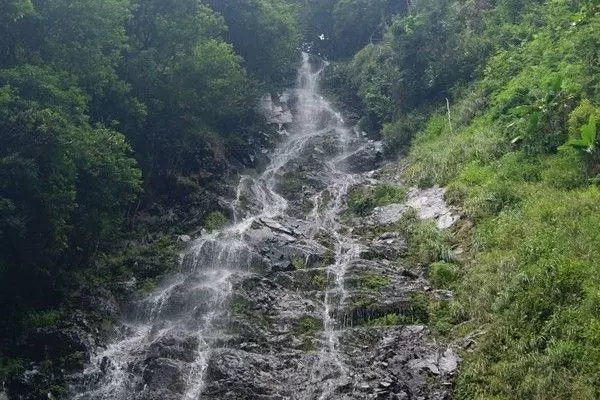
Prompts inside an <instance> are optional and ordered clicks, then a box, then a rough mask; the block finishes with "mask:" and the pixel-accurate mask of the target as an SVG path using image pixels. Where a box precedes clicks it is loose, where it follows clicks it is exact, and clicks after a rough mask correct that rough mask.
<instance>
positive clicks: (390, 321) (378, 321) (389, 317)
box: [369, 313, 403, 326]
mask: <svg viewBox="0 0 600 400" xmlns="http://www.w3.org/2000/svg"><path fill="white" fill-rule="evenodd" d="M402 321H403V318H402V317H401V316H400V315H398V314H395V313H390V314H386V315H384V316H383V317H379V318H375V319H373V320H371V321H370V323H369V325H371V326H396V325H400V323H401V322H402Z"/></svg>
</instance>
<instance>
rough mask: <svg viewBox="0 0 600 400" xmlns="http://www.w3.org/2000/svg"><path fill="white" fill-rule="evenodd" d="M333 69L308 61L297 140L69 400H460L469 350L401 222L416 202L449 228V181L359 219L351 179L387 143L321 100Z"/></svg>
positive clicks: (297, 97)
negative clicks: (452, 334)
mask: <svg viewBox="0 0 600 400" xmlns="http://www.w3.org/2000/svg"><path fill="white" fill-rule="evenodd" d="M323 67H324V65H323V64H322V63H319V62H317V61H314V60H313V62H311V60H310V59H309V57H308V56H305V60H304V63H303V65H302V67H301V69H300V71H299V78H298V87H297V88H296V89H295V90H293V91H290V92H289V93H287V94H286V95H285V97H284V98H283V101H282V102H281V103H280V104H277V106H276V110H275V111H273V115H272V117H273V118H274V122H275V123H277V124H279V127H280V129H281V132H282V134H283V135H286V138H285V139H284V140H283V142H282V144H281V145H280V146H279V147H278V148H277V149H276V150H275V152H274V153H273V154H272V155H271V157H270V159H271V161H270V163H269V165H268V166H267V167H266V169H265V171H264V172H263V173H262V174H260V175H258V176H256V175H248V176H243V177H241V179H240V183H239V186H238V188H237V194H236V197H235V198H234V199H232V200H231V208H232V215H233V221H232V223H231V225H230V226H228V227H226V228H224V229H222V230H219V231H216V232H213V233H210V234H208V233H205V234H203V235H201V236H200V237H198V238H196V239H194V240H193V241H191V242H190V246H189V249H188V250H187V251H185V252H184V253H183V254H182V262H181V268H180V270H179V271H178V272H177V273H176V274H173V276H171V277H170V279H168V280H166V281H165V282H163V284H162V285H161V286H160V287H159V288H158V289H157V290H156V291H154V292H153V293H151V294H150V295H149V296H147V297H144V298H140V299H138V300H137V301H136V302H135V303H134V304H133V305H132V306H131V309H132V311H131V312H129V313H127V316H126V318H124V320H123V323H122V325H121V328H120V329H119V332H118V333H117V334H116V335H115V337H114V338H113V340H112V342H111V343H110V344H108V345H106V346H102V347H99V348H98V349H97V350H96V351H94V354H93V356H92V357H91V359H90V362H89V363H88V366H87V367H86V369H85V371H84V372H83V373H82V374H77V375H75V376H73V377H72V378H71V392H70V395H69V396H70V398H73V399H89V400H92V399H116V400H124V399H140V400H141V399H144V400H151V399H157V400H158V399H161V400H169V399H200V398H201V399H215V400H216V399H372V398H378V399H446V398H449V397H450V395H451V380H452V376H453V374H454V372H455V371H456V369H457V366H458V361H459V358H458V357H457V355H456V354H455V353H454V351H453V350H452V349H450V348H440V347H439V346H438V345H436V343H435V342H434V341H433V340H432V339H431V337H430V335H429V333H428V328H427V326H426V324H425V322H426V321H425V320H424V319H423V318H420V309H419V305H418V304H417V303H416V301H415V298H418V295H419V294H422V293H424V292H425V291H426V290H428V287H429V284H428V282H427V281H426V280H425V278H424V277H423V274H422V273H421V271H420V270H419V269H418V268H417V269H415V268H411V266H410V265H407V262H408V261H407V259H406V258H405V250H406V243H405V239H404V238H403V237H402V235H400V234H399V233H398V232H396V231H395V230H394V229H393V224H394V223H395V222H396V220H397V219H398V218H399V217H400V215H401V214H402V213H403V212H405V211H406V210H407V209H408V208H409V207H411V206H412V207H415V208H417V209H418V211H419V212H420V214H421V216H422V217H423V218H434V219H437V220H438V225H439V226H440V227H441V228H444V227H447V226H449V225H450V224H451V223H452V222H453V221H454V220H455V217H454V216H453V215H452V213H451V211H450V210H448V209H446V208H445V205H444V204H443V200H442V195H443V191H441V190H440V191H434V192H427V193H425V192H419V191H416V190H413V191H411V192H409V195H408V200H407V201H406V202H403V203H402V204H400V203H397V204H391V205H389V204H388V205H386V206H383V207H377V208H375V209H374V210H371V211H372V212H371V213H370V214H371V215H370V216H368V217H361V218H358V217H356V216H352V215H351V213H349V211H348V202H349V194H350V193H351V191H352V190H353V189H355V188H357V187H373V186H375V185H377V184H378V183H379V182H380V181H390V180H393V179H392V178H393V176H390V174H389V173H387V174H386V173H384V172H382V171H381V170H380V168H381V167H382V157H381V148H380V145H379V144H378V143H376V142H372V141H369V140H368V139H366V138H365V137H364V136H363V135H361V134H360V133H358V132H355V131H353V130H352V129H349V128H348V127H346V126H345V124H344V121H343V120H342V118H341V116H340V115H339V114H338V113H336V112H335V110H333V109H332V108H331V107H330V105H329V104H328V103H327V101H326V100H324V99H323V98H322V97H321V96H320V95H319V92H318V86H317V82H318V77H319V74H320V72H321V70H322V68H323ZM267 107H271V110H273V109H274V108H273V105H272V104H271V105H269V104H267ZM439 295H450V294H444V293H441V294H439Z"/></svg>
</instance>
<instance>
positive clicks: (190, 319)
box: [72, 54, 363, 400]
mask: <svg viewBox="0 0 600 400" xmlns="http://www.w3.org/2000/svg"><path fill="white" fill-rule="evenodd" d="M321 71H322V68H313V66H312V65H311V63H310V62H309V56H308V55H306V54H304V58H303V63H302V66H301V67H300V69H299V73H298V85H297V88H296V89H295V90H294V91H293V95H294V96H295V98H296V99H297V103H296V105H295V108H296V112H295V115H294V124H293V127H292V128H291V129H290V134H289V136H288V137H286V139H285V140H284V141H283V142H282V144H281V145H280V146H279V147H278V148H277V149H276V150H275V151H274V152H273V154H272V155H271V158H270V160H271V161H270V163H269V165H268V166H267V167H266V169H265V171H264V172H263V173H262V174H260V175H259V176H250V175H247V176H243V177H241V179H240V182H239V186H238V189H237V196H236V199H235V200H234V201H233V202H232V208H233V215H234V223H233V224H232V225H231V226H228V227H226V228H224V229H222V230H219V231H216V232H213V233H211V234H207V235H203V236H202V237H200V238H199V239H197V240H196V241H195V242H193V244H192V245H191V246H190V247H189V249H188V250H187V251H185V253H184V254H183V255H182V260H183V261H182V263H181V269H180V271H179V272H178V273H177V274H175V275H174V276H173V277H171V279H170V280H169V281H167V282H165V283H164V284H162V285H161V286H160V287H159V288H158V289H156V290H155V291H154V292H153V293H151V294H149V295H148V296H147V297H146V298H144V299H142V300H140V301H139V302H138V303H137V304H135V305H134V308H135V310H136V312H135V315H134V316H133V317H131V318H130V319H129V320H128V321H127V322H126V325H127V326H128V329H127V332H126V333H125V334H124V335H123V337H122V338H120V339H118V340H116V341H114V342H113V343H112V344H110V345H109V346H108V347H107V348H106V349H104V350H100V351H99V352H98V353H97V354H96V355H95V356H94V358H93V359H92V361H91V363H90V366H89V367H88V368H87V369H86V371H85V372H84V382H83V383H82V384H81V385H79V387H78V388H76V389H75V390H74V392H75V394H73V396H72V398H73V399H76V400H84V399H85V400H109V399H110V400H129V399H133V398H136V399H139V398H145V397H144V393H145V391H147V390H150V389H149V388H148V387H147V386H144V385H143V383H141V382H143V381H144V380H143V379H142V376H144V374H146V373H148V372H147V371H146V370H145V368H146V367H145V365H146V364H145V362H146V361H147V357H148V354H149V351H150V349H152V348H153V347H156V346H164V343H171V342H178V343H181V342H183V343H185V344H186V346H189V347H190V348H191V349H193V352H192V353H193V354H194V357H193V359H182V358H181V357H179V358H176V357H173V359H172V360H166V361H165V360H162V361H161V362H164V363H167V364H168V363H171V364H172V366H173V368H179V369H180V370H182V371H185V374H186V378H185V388H184V389H183V390H182V391H181V392H182V393H183V395H182V396H181V398H183V399H189V400H196V399H201V398H202V393H203V391H204V390H205V384H206V377H205V375H206V370H207V367H208V364H209V360H210V357H211V352H213V351H214V349H215V346H216V343H218V341H219V340H221V339H222V337H223V336H224V335H227V332H226V329H225V328H224V326H225V325H226V320H227V316H228V312H229V309H228V308H229V306H230V300H231V296H232V290H233V283H232V282H234V281H235V280H236V279H238V280H239V279H240V278H241V277H244V276H246V275H249V274H252V268H253V262H254V261H255V258H256V253H255V252H253V251H252V249H251V248H250V246H249V244H248V243H247V241H246V239H245V237H246V233H247V232H248V231H249V230H250V229H252V226H253V223H255V222H256V221H260V220H262V219H269V220H277V219H278V218H283V217H286V212H287V209H288V201H287V200H286V199H285V198H284V197H282V196H281V195H280V194H278V193H277V191H276V188H277V184H278V182H279V180H280V177H281V174H282V170H283V169H284V168H285V167H286V166H288V165H289V164H290V163H291V162H295V161H297V160H298V159H299V157H300V156H301V154H302V153H303V152H305V151H306V150H307V146H308V147H310V146H313V139H314V138H315V137H321V136H326V135H333V136H334V139H335V141H337V144H338V147H340V148H341V149H342V150H341V151H338V152H337V155H336V156H333V157H332V159H330V160H327V162H326V163H325V165H326V168H327V169H328V170H327V171H325V172H326V176H327V179H328V180H329V182H328V188H327V189H326V190H324V191H321V192H319V193H317V194H316V195H315V196H314V197H313V199H312V200H313V203H314V205H315V207H314V209H313V210H312V212H311V213H310V214H309V215H308V216H307V217H306V219H307V220H308V223H309V224H310V225H311V226H312V231H313V233H316V232H317V231H319V230H325V231H327V232H329V234H330V235H331V236H332V237H333V239H334V241H335V251H334V253H335V254H334V255H335V262H334V263H333V264H332V265H330V266H328V267H327V274H328V287H327V289H326V291H325V293H324V300H323V311H322V318H323V326H324V338H325V340H324V343H323V344H321V345H320V347H319V348H318V349H317V352H318V354H317V357H316V362H315V364H314V365H313V366H312V368H311V376H310V377H307V379H310V380H311V381H312V382H313V385H312V387H311V388H310V389H309V390H307V393H306V394H305V395H302V396H299V397H304V398H306V399H317V398H318V399H323V400H325V399H333V398H335V395H334V391H335V389H336V387H338V386H339V385H341V384H343V383H344V382H345V381H346V380H347V379H349V377H348V371H347V367H346V366H345V364H344V357H343V352H342V349H341V344H340V331H341V329H343V325H344V323H343V318H340V316H338V315H336V314H337V311H338V310H340V308H341V307H342V306H343V304H344V301H345V300H346V297H347V292H346V288H345V285H344V277H345V273H346V269H347V268H348V266H349V265H350V264H351V263H352V261H353V260H355V259H357V258H358V253H359V246H358V243H356V242H355V241H353V240H352V239H351V238H350V237H349V236H346V235H345V234H344V233H343V231H344V229H342V226H341V225H340V222H339V216H340V212H341V209H342V206H343V199H344V197H345V196H346V194H347V192H348V190H349V189H351V188H352V186H354V185H355V184H357V183H359V182H360V181H361V180H362V179H363V177H361V176H359V175H353V174H349V173H345V172H344V171H343V169H344V168H343V162H342V161H341V160H343V158H344V156H347V155H348V152H349V151H350V149H349V148H350V145H349V144H350V143H351V142H353V141H356V140H355V139H356V138H355V137H353V133H352V131H351V130H349V129H348V128H347V127H346V126H345V124H344V121H343V119H342V117H341V116H340V115H339V114H338V113H337V112H335V110H333V109H332V107H331V106H330V104H329V103H328V102H327V101H326V100H325V99H323V97H322V96H321V95H320V94H319V91H318V78H319V74H320V73H321ZM324 157H326V156H324ZM298 195H299V196H300V195H301V194H300V193H299V194H298ZM326 197H327V201H326V199H325V198H326ZM171 364H169V365H171ZM163 366H164V365H163ZM140 388H141V389H140ZM140 390H141V391H140ZM165 390H166V388H165ZM154 393H156V392H154ZM152 398H153V399H154V398H157V397H156V396H155V397H152ZM165 398H167V397H165ZM169 398H171V397H169ZM239 398H244V397H243V396H241V397H239Z"/></svg>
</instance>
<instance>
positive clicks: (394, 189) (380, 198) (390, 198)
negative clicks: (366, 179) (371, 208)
mask: <svg viewBox="0 0 600 400" xmlns="http://www.w3.org/2000/svg"><path fill="white" fill-rule="evenodd" d="M373 197H374V199H375V204H377V205H378V206H386V205H388V204H394V203H402V202H403V201H404V200H406V189H404V188H403V187H400V186H396V185H392V184H389V183H379V184H377V185H375V188H374V189H373Z"/></svg>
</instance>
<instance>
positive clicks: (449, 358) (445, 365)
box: [439, 348, 461, 374]
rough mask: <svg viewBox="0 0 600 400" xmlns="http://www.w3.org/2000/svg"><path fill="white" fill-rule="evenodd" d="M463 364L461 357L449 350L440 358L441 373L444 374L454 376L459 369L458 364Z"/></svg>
mask: <svg viewBox="0 0 600 400" xmlns="http://www.w3.org/2000/svg"><path fill="white" fill-rule="evenodd" d="M460 362H461V359H460V357H459V356H458V355H457V354H456V353H455V352H454V350H452V349H451V348H448V349H447V350H446V351H445V352H444V354H443V355H442V357H441V358H440V362H439V367H440V371H441V372H442V373H444V374H453V373H454V372H456V370H457V369H458V364H459V363H460Z"/></svg>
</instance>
